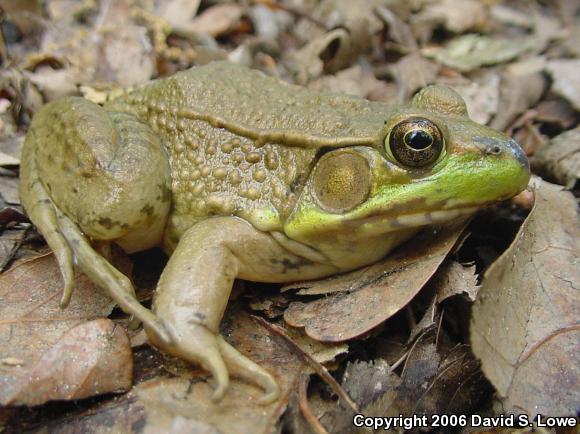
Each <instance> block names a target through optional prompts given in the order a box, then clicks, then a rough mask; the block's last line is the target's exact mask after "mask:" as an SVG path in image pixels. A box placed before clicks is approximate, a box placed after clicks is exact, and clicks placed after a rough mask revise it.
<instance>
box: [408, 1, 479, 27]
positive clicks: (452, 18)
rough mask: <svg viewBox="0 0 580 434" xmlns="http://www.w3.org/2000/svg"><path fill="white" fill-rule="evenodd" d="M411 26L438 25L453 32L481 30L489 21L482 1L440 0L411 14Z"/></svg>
mask: <svg viewBox="0 0 580 434" xmlns="http://www.w3.org/2000/svg"><path fill="white" fill-rule="evenodd" d="M412 23H413V27H414V28H421V27H424V26H431V27H432V28H435V27H437V26H439V25H442V26H444V27H445V28H446V29H447V30H449V31H451V32H454V33H464V32H467V31H475V32H477V31H481V30H483V29H484V28H485V27H486V26H487V25H488V23H489V12H488V10H487V7H486V6H485V5H484V3H483V2H480V1H477V0H441V1H439V2H433V3H428V4H427V6H426V7H425V8H424V9H423V10H422V11H421V12H420V13H419V14H417V15H415V16H413V20H412Z"/></svg>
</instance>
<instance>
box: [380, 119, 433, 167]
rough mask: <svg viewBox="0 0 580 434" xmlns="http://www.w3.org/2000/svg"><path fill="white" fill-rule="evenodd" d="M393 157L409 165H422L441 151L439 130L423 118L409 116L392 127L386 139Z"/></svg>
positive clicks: (431, 161)
mask: <svg viewBox="0 0 580 434" xmlns="http://www.w3.org/2000/svg"><path fill="white" fill-rule="evenodd" d="M386 142H387V144H388V146H389V148H390V150H391V154H392V155H393V157H394V158H395V159H396V160H397V161H398V162H399V163H401V164H403V165H405V166H410V167H424V166H428V165H429V164H432V163H434V162H435V161H437V159H438V158H439V156H440V155H441V152H443V145H444V141H443V134H441V130H439V128H438V127H437V125H435V124H434V123H433V122H431V121H430V120H429V119H425V118H410V119H407V120H404V121H402V122H399V123H398V124H397V125H395V126H394V127H393V129H392V130H391V132H390V134H389V136H388V137H387V140H386Z"/></svg>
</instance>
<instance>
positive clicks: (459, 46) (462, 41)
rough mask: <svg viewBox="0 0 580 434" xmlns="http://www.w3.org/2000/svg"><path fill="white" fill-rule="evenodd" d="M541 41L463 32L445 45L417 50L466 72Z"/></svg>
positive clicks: (536, 46)
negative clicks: (465, 33) (463, 33)
mask: <svg viewBox="0 0 580 434" xmlns="http://www.w3.org/2000/svg"><path fill="white" fill-rule="evenodd" d="M545 43H546V42H545V41H543V40H541V39H540V38H536V37H532V36H528V37H525V38H523V37H520V38H509V39H508V38H500V37H488V36H482V35H476V34H467V35H463V36H460V37H457V38H455V39H453V40H452V41H451V42H450V43H449V44H447V46H446V47H445V48H441V47H438V46H432V47H425V48H423V49H422V50H421V53H423V55H424V56H426V57H429V58H432V59H435V60H436V61H437V62H439V63H441V64H442V65H445V66H448V67H450V68H453V69H456V70H458V71H461V72H469V71H473V70H475V69H477V68H480V67H482V66H488V65H496V64H498V63H505V62H508V61H510V60H512V59H515V58H516V57H518V56H521V55H522V54H524V53H526V52H529V51H532V50H539V49H541V48H542V47H543V45H544V44H545Z"/></svg>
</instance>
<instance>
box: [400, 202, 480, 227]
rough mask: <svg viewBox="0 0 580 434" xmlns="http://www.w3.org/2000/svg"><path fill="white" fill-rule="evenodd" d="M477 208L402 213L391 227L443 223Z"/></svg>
mask: <svg viewBox="0 0 580 434" xmlns="http://www.w3.org/2000/svg"><path fill="white" fill-rule="evenodd" d="M477 210H478V208H477V207H470V208H457V209H449V210H439V211H432V212H428V213H421V214H408V215H402V216H399V217H397V218H396V222H395V223H394V224H393V228H401V227H417V226H423V225H430V224H435V223H443V222H446V221H449V220H453V219H454V218H457V217H459V216H462V215H466V214H473V213H474V212H476V211H477Z"/></svg>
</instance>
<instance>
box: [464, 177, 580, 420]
mask: <svg viewBox="0 0 580 434" xmlns="http://www.w3.org/2000/svg"><path fill="white" fill-rule="evenodd" d="M533 185H534V187H535V204H534V207H533V209H532V211H531V212H530V214H529V216H528V218H527V219H526V221H525V222H524V223H523V225H522V227H521V228H520V231H519V233H518V235H517V236H516V239H515V241H514V243H513V244H512V245H511V246H510V247H509V249H508V250H507V251H506V252H505V253H504V254H503V255H502V256H501V257H500V258H499V259H498V260H497V261H496V262H495V263H494V264H493V265H492V266H491V267H490V268H489V269H488V270H487V272H486V273H485V276H484V279H483V284H482V287H481V289H480V290H479V294H478V297H477V300H476V302H475V304H474V306H473V316H472V320H471V344H472V346H473V352H474V354H475V355H476V356H477V357H478V358H479V359H481V362H482V368H483V372H484V373H485V375H486V376H487V378H488V379H489V380H490V381H491V382H492V384H493V385H494V386H495V388H496V390H497V392H498V394H499V396H500V397H501V398H502V399H503V402H504V406H505V411H506V412H507V413H512V412H518V413H519V412H526V413H528V414H529V415H530V416H532V417H533V416H535V415H536V414H540V413H541V414H549V415H552V416H558V415H575V414H577V411H578V403H579V402H580V388H579V387H578V379H579V378H580V351H578V342H579V338H580V331H579V328H580V327H579V324H578V312H580V298H579V297H578V288H577V287H575V285H576V284H577V283H578V282H580V268H579V267H578V251H579V247H580V246H579V241H578V240H580V229H579V228H580V225H579V221H578V214H577V211H576V203H575V200H574V197H573V196H572V194H570V193H568V192H564V191H562V189H561V187H558V186H555V185H552V184H549V183H547V182H544V181H541V180H540V179H538V178H536V179H535V180H534V181H533Z"/></svg>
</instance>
